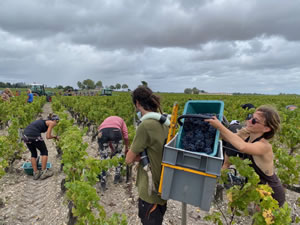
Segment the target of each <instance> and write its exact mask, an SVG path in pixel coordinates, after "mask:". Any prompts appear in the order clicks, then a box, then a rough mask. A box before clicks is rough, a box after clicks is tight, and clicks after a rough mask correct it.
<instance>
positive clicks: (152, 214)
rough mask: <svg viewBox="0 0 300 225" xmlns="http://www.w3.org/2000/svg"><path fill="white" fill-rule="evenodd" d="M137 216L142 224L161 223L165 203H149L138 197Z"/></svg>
mask: <svg viewBox="0 0 300 225" xmlns="http://www.w3.org/2000/svg"><path fill="white" fill-rule="evenodd" d="M138 201H139V202H138V208H139V217H140V219H141V222H142V224H143V225H161V224H162V222H163V219H164V215H165V212H166V210H167V204H165V205H159V204H150V203H148V202H145V201H143V200H142V199H140V198H139V200H138Z"/></svg>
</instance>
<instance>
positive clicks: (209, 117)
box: [177, 114, 212, 126]
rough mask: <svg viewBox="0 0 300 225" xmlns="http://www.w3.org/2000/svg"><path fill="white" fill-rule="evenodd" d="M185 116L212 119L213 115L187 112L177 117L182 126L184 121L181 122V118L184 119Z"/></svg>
mask: <svg viewBox="0 0 300 225" xmlns="http://www.w3.org/2000/svg"><path fill="white" fill-rule="evenodd" d="M184 118H198V119H203V120H204V119H211V118H212V117H211V116H207V115H204V114H186V115H181V116H179V117H178V119H177V122H178V123H179V125H180V126H182V125H183V123H182V122H181V119H184Z"/></svg>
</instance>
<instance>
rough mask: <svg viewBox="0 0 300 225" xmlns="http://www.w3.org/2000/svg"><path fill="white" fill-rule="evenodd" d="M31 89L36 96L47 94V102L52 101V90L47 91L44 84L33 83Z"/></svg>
mask: <svg viewBox="0 0 300 225" xmlns="http://www.w3.org/2000/svg"><path fill="white" fill-rule="evenodd" d="M30 90H31V92H32V94H33V95H34V96H46V100H47V102H51V96H52V95H53V93H52V92H49V91H45V85H43V84H31V87H30Z"/></svg>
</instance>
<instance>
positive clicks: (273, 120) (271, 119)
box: [256, 105, 280, 139]
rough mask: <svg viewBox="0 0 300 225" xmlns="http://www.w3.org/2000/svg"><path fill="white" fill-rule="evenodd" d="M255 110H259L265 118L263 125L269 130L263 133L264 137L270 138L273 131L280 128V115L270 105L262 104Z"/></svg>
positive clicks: (273, 133)
mask: <svg viewBox="0 0 300 225" xmlns="http://www.w3.org/2000/svg"><path fill="white" fill-rule="evenodd" d="M256 112H261V113H262V115H263V117H264V119H265V126H267V127H269V128H270V129H271V130H270V131H269V132H266V133H264V135H263V137H264V138H265V139H271V138H272V137H274V135H275V133H276V132H277V131H278V130H279V129H280V116H279V114H278V112H277V110H276V109H275V108H274V107H272V106H270V105H262V106H260V107H258V108H257V109H256Z"/></svg>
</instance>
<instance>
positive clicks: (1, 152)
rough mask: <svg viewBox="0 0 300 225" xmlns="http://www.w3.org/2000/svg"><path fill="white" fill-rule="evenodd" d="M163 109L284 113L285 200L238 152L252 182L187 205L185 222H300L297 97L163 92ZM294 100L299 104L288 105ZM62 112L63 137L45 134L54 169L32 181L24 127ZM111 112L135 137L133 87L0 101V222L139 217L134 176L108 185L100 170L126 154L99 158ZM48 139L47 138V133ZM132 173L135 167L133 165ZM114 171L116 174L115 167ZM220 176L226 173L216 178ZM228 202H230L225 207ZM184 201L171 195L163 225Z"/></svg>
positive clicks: (280, 153) (278, 142)
mask: <svg viewBox="0 0 300 225" xmlns="http://www.w3.org/2000/svg"><path fill="white" fill-rule="evenodd" d="M158 95H159V96H160V97H161V102H162V109H163V111H164V112H165V113H168V114H171V113H172V107H173V104H174V102H177V103H178V104H179V111H178V115H182V113H183V110H184V105H185V103H186V102H187V101H188V100H221V101H223V102H224V105H225V108H224V115H225V117H226V118H227V120H228V121H232V120H239V121H241V122H242V121H244V120H245V118H246V117H247V115H248V114H249V113H252V112H253V111H254V110H253V109H251V110H244V109H242V108H241V105H242V104H245V103H252V104H253V105H255V106H260V105H264V104H270V105H273V106H275V107H276V109H277V110H278V111H279V113H280V117H281V130H280V132H279V133H278V134H277V136H276V137H275V138H274V139H273V140H272V146H273V151H274V155H275V158H274V162H275V163H274V164H275V167H276V173H277V175H278V177H279V178H280V180H281V182H282V183H283V184H284V186H285V188H286V196H287V204H286V205H285V206H284V207H282V208H278V206H277V205H276V203H275V202H274V200H273V199H272V198H271V197H270V194H269V193H270V188H269V187H268V186H266V185H259V184H258V179H257V175H256V174H254V172H253V171H251V170H250V169H249V166H248V165H247V162H240V161H239V160H238V159H233V163H234V165H235V166H236V168H237V170H238V171H239V173H240V174H241V175H243V176H244V177H248V178H249V179H248V183H247V185H245V187H244V188H243V189H240V188H239V187H233V188H231V189H229V190H223V191H222V195H224V198H223V196H222V197H221V200H218V201H216V202H214V203H213V206H212V207H211V210H210V212H204V211H201V210H199V209H198V208H197V207H193V206H189V207H188V215H187V218H188V224H207V225H209V224H233V222H234V221H235V222H236V223H237V224H251V222H252V217H253V218H255V219H256V221H259V223H257V224H262V225H263V224H290V223H291V224H297V223H299V217H300V186H299V185H300V154H299V153H300V97H299V96H296V95H295V96H294V95H278V96H263V95H247V96H243V95H240V96H221V95H220V96H218V95H186V94H170V93H158ZM287 105H296V106H298V108H297V109H296V110H293V111H290V110H288V109H286V106H287ZM52 112H54V113H56V114H58V115H59V116H60V118H61V119H60V122H59V124H58V125H57V126H56V127H55V129H54V132H55V133H56V135H58V136H59V137H60V139H59V141H56V140H55V141H53V140H45V142H46V145H47V148H48V151H49V161H50V162H51V163H52V170H53V171H54V172H55V175H54V176H53V177H51V178H48V179H46V180H45V181H41V180H37V181H34V180H32V177H31V176H28V175H26V174H24V171H23V170H22V169H21V166H22V164H23V163H24V162H26V161H29V160H30V154H29V151H28V150H27V148H26V146H25V145H24V144H23V143H22V142H21V140H20V131H21V130H22V129H24V128H25V127H26V126H27V125H28V124H29V123H30V122H32V121H34V120H36V119H38V118H44V119H45V118H46V117H47V115H48V114H49V113H52ZM111 115H116V116H120V117H122V118H123V119H124V120H125V122H126V124H127V127H128V131H129V139H130V143H131V142H132V140H133V138H134V135H135V126H134V121H135V109H134V106H133V104H132V100H131V96H130V94H129V93H123V92H115V93H114V95H113V96H54V97H53V98H52V102H51V103H46V99H45V98H44V97H34V101H33V103H32V104H26V96H25V95H21V96H18V97H14V98H12V99H11V101H10V102H9V103H8V102H0V134H1V136H0V190H1V191H0V224H111V225H117V224H140V222H139V218H138V216H137V201H136V200H137V193H136V190H135V187H134V184H135V176H134V175H133V177H132V179H131V180H130V182H128V183H125V182H123V183H121V184H116V185H115V184H113V182H112V178H109V180H108V182H109V183H108V190H107V191H105V192H103V191H102V190H100V188H99V181H98V178H97V175H98V174H99V173H100V171H102V170H107V171H109V172H110V173H113V171H114V170H112V168H113V167H114V166H116V165H118V164H119V163H122V164H123V165H124V166H123V167H124V170H123V174H124V175H125V172H126V171H125V170H126V165H125V162H124V159H123V158H121V159H119V158H112V159H107V160H99V153H98V146H97V142H96V141H95V138H94V137H95V135H96V132H97V127H98V126H99V124H100V123H101V122H103V120H104V119H105V118H106V117H108V116H111ZM44 139H46V138H44ZM133 174H135V170H133ZM110 177H113V175H112V174H111V176H110ZM219 182H220V183H222V181H221V179H220V181H219ZM254 202H255V203H257V202H260V203H259V204H260V207H261V208H262V209H263V210H261V212H256V213H255V212H254V213H252V214H251V210H250V206H251V204H253V203H254ZM228 206H229V207H228ZM180 207H181V204H180V203H179V202H176V201H172V200H170V201H168V209H167V213H166V216H165V219H164V224H174V225H175V224H180V220H181V208H180Z"/></svg>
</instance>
